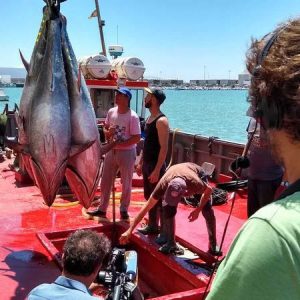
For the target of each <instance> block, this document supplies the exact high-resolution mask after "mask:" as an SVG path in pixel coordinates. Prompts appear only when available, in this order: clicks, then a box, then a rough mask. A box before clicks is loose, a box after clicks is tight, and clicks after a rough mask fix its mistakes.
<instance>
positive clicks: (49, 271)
mask: <svg viewBox="0 0 300 300" xmlns="http://www.w3.org/2000/svg"><path fill="white" fill-rule="evenodd" d="M9 163H12V161H11V160H5V161H4V162H2V163H0V211H1V215H0V226H1V231H0V241H1V242H0V243H1V244H0V246H1V247H0V270H1V271H0V282H1V299H4V300H5V299H24V298H25V297H26V295H27V294H28V292H29V291H30V290H31V289H32V288H33V287H35V286H37V285H38V284H40V283H44V282H52V281H53V280H54V279H55V278H56V277H57V276H58V275H59V273H60V270H59V268H58V267H57V265H56V264H55V262H54V261H53V257H52V256H51V255H50V254H49V253H48V251H47V250H46V248H45V247H44V246H43V245H42V243H41V242H40V240H39V239H38V238H37V235H36V233H39V232H51V231H61V230H62V231H68V230H70V229H72V230H75V229H77V228H82V227H84V228H86V227H94V226H96V225H97V224H98V223H97V221H95V220H86V219H84V218H83V216H82V213H81V209H82V207H81V206H80V205H79V204H77V205H74V206H71V207H51V208H48V207H47V206H46V205H45V204H44V203H43V200H42V197H41V194H40V192H39V190H38V188H37V187H35V186H30V185H27V186H23V185H21V184H19V183H18V182H16V181H15V173H14V172H12V171H11V170H10V169H9V168H8V164H9ZM120 188H121V185H120V183H119V181H118V182H117V190H116V202H117V204H118V202H119V191H120ZM98 194H99V192H98ZM69 200H75V199H73V197H72V196H71V197H70V195H66V196H65V197H57V199H56V200H55V203H54V204H55V205H57V204H67V205H69V203H70V202H69ZM143 203H144V199H143V190H142V189H141V188H139V187H133V192H132V202H131V207H130V212H129V213H130V215H131V216H135V215H136V214H137V212H138V211H139V210H140V208H141V206H142V205H143ZM245 208H246V206H245V199H244V198H240V197H237V200H236V207H235V209H234V215H233V216H232V220H231V222H230V224H229V228H228V234H227V236H226V239H225V242H224V249H223V250H224V251H225V253H226V252H227V250H228V247H229V245H230V243H231V241H232V239H233V237H234V236H235V234H236V232H237V231H238V229H239V228H240V226H241V225H242V224H243V222H244V218H245ZM111 211H112V209H111V206H110V207H109V211H108V216H109V217H111V216H112V213H111ZM190 211H191V208H189V207H187V206H184V205H180V206H179V209H178V214H177V217H176V222H177V223H176V224H177V225H176V226H177V229H176V233H177V235H178V236H179V238H181V239H183V240H186V241H187V242H188V243H189V244H191V245H193V246H194V247H196V248H198V249H199V250H200V251H204V252H205V251H206V250H207V244H208V242H207V232H206V226H205V221H204V219H203V217H201V216H200V217H199V219H198V220H196V221H195V222H193V223H189V222H188V220H187V217H188V215H189V213H190ZM228 211H229V205H228V204H227V205H225V206H218V207H215V214H216V218H217V231H218V232H217V236H218V240H220V239H221V235H222V232H223V228H224V225H225V222H226V219H227V216H228ZM116 213H117V218H119V211H118V208H117V209H116ZM135 238H137V239H140V240H142V242H143V243H144V245H147V244H149V245H150V246H149V247H150V248H151V247H152V248H151V251H154V253H158V252H156V251H157V248H158V247H157V245H155V243H154V242H153V238H147V237H144V236H140V235H139V234H137V233H135ZM153 245H154V246H153ZM153 247H154V248H153ZM158 254H159V255H160V256H159V258H160V259H161V260H164V259H166V260H169V258H168V257H165V256H163V255H162V254H160V253H158ZM155 255H156V254H155ZM172 264H174V261H173V262H172V263H171V265H172ZM149 268H150V266H149ZM151 268H152V267H151ZM149 272H155V269H151V270H149ZM162 276H168V274H162ZM196 276H197V277H198V278H200V279H201V278H204V281H205V279H207V276H205V275H203V274H197V275H196ZM201 291H202V292H203V290H201ZM201 291H200V290H199V289H195V291H188V292H184V293H183V294H182V298H184V299H185V298H186V299H194V298H197V297H198V299H199V293H201ZM196 296H197V297H196ZM176 297H178V295H176ZM176 297H175V296H174V298H176Z"/></svg>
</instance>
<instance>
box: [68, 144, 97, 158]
mask: <svg viewBox="0 0 300 300" xmlns="http://www.w3.org/2000/svg"><path fill="white" fill-rule="evenodd" d="M94 143H95V141H91V142H88V143H86V144H81V145H72V147H71V150H70V153H69V157H73V156H75V155H77V154H79V153H81V152H83V151H85V150H86V149H88V148H89V147H91V146H92V145H93V144H94Z"/></svg>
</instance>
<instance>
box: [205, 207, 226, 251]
mask: <svg viewBox="0 0 300 300" xmlns="http://www.w3.org/2000/svg"><path fill="white" fill-rule="evenodd" d="M202 214H203V217H204V219H205V222H206V228H207V233H208V240H209V244H208V253H210V254H211V255H213V256H221V255H222V251H220V248H219V246H218V245H217V238H216V218H215V214H214V211H213V209H212V207H211V205H209V206H205V207H204V209H203V211H202Z"/></svg>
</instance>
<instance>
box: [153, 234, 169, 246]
mask: <svg viewBox="0 0 300 300" xmlns="http://www.w3.org/2000/svg"><path fill="white" fill-rule="evenodd" d="M166 242H167V237H166V236H165V235H164V234H159V235H158V236H157V237H156V238H155V243H156V244H158V245H160V246H162V245H164V244H165V243H166Z"/></svg>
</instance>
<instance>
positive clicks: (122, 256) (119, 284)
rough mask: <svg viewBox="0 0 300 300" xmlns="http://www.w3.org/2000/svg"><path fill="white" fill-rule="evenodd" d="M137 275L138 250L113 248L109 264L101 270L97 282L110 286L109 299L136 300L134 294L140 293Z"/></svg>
mask: <svg viewBox="0 0 300 300" xmlns="http://www.w3.org/2000/svg"><path fill="white" fill-rule="evenodd" d="M136 277H137V253H136V251H133V250H131V251H125V249H119V248H113V251H112V253H111V258H110V260H109V262H108V266H107V268H106V270H104V271H100V272H99V274H98V276H97V278H96V282H97V283H101V284H103V285H104V286H106V287H108V290H109V292H108V295H107V298H106V299H108V300H136V299H137V297H135V296H134V295H136V294H137V293H138V294H139V291H138V287H137V283H136ZM135 291H137V293H134V292H135ZM138 298H139V297H138ZM141 298H142V296H141Z"/></svg>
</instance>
